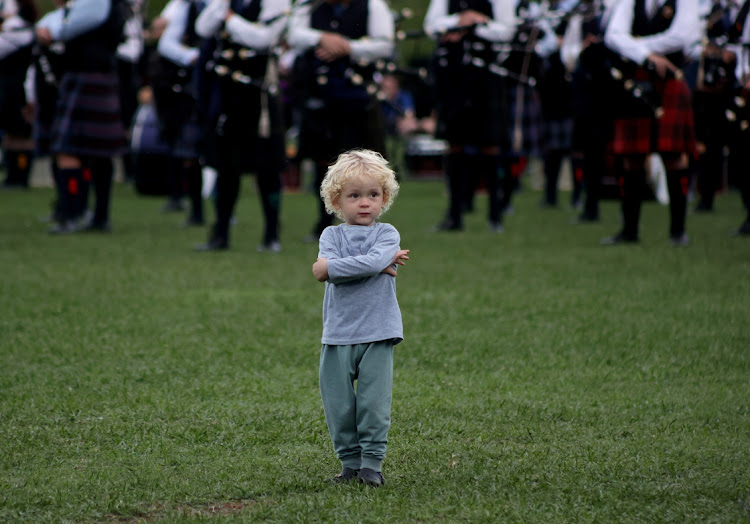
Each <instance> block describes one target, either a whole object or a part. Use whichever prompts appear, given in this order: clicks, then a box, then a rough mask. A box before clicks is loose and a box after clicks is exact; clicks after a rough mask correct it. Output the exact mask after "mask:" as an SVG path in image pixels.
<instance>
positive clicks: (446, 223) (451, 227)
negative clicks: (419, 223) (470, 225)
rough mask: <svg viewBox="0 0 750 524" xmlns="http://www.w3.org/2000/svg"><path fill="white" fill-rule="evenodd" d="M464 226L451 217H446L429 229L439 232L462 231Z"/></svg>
mask: <svg viewBox="0 0 750 524" xmlns="http://www.w3.org/2000/svg"><path fill="white" fill-rule="evenodd" d="M463 230H464V226H463V224H460V223H458V222H456V221H455V220H453V219H452V218H446V219H445V220H443V221H442V222H440V223H439V224H438V225H436V226H435V227H433V228H432V229H431V230H430V231H432V232H435V233H436V232H439V231H463Z"/></svg>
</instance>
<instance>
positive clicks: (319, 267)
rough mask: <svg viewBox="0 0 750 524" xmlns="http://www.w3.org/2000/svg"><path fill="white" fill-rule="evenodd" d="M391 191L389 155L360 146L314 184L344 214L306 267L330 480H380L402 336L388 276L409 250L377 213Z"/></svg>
mask: <svg viewBox="0 0 750 524" xmlns="http://www.w3.org/2000/svg"><path fill="white" fill-rule="evenodd" d="M397 193H398V183H397V182H396V177H395V174H394V172H393V171H392V170H391V169H390V168H389V167H388V163H387V162H386V161H385V159H384V158H383V157H382V156H381V155H380V154H379V153H376V152H374V151H369V150H364V149H362V150H352V151H349V152H347V153H343V154H341V155H339V157H338V159H337V160H336V162H335V163H334V164H333V165H332V166H330V167H329V168H328V172H327V174H326V176H325V178H324V180H323V183H322V185H321V188H320V195H321V197H322V198H323V201H324V203H325V206H326V209H327V210H328V212H329V213H335V214H336V216H338V217H339V218H340V219H341V220H343V223H342V224H340V225H338V226H329V227H327V228H326V229H325V230H323V233H322V234H321V235H320V244H319V253H318V260H317V261H316V262H315V264H313V268H312V270H313V274H314V275H315V278H317V279H318V281H320V282H325V283H326V290H325V297H324V299H323V336H322V338H321V342H322V344H323V347H322V349H321V354H320V395H321V398H322V399H323V409H324V410H325V415H326V423H327V424H328V430H329V432H330V434H331V440H332V441H333V448H334V450H335V451H336V455H337V457H338V458H339V460H341V464H342V470H341V473H339V474H338V475H336V476H335V477H334V478H333V479H331V480H332V481H333V482H348V481H351V480H354V479H358V480H359V481H360V482H363V483H364V484H367V485H369V486H374V487H379V486H381V485H383V484H385V478H384V477H383V473H382V469H381V464H382V462H383V458H384V457H385V448H386V442H387V436H388V429H389V428H390V425H391V390H392V387H393V346H394V345H396V344H398V343H399V342H401V341H402V340H403V327H402V324H401V310H400V309H399V307H398V301H397V300H396V280H395V278H394V277H395V276H396V274H397V273H396V268H397V266H398V265H402V266H403V265H405V263H406V262H405V261H406V260H409V257H408V253H409V250H407V249H400V247H399V241H400V236H399V234H398V231H396V228H394V227H393V226H392V225H390V224H383V223H380V222H377V219H378V217H379V216H380V215H381V214H382V213H385V212H386V211H387V210H388V208H389V207H391V204H393V200H394V199H395V198H396V195H397ZM355 381H356V382H357V386H356V389H355V386H354V382H355Z"/></svg>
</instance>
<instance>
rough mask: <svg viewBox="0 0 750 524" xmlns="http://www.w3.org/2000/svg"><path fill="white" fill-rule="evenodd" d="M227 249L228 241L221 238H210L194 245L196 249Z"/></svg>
mask: <svg viewBox="0 0 750 524" xmlns="http://www.w3.org/2000/svg"><path fill="white" fill-rule="evenodd" d="M226 249H229V242H227V240H226V239H223V238H212V239H211V240H209V241H208V242H206V243H205V244H198V245H197V246H195V250H196V251H224V250H226Z"/></svg>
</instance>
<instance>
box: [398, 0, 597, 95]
mask: <svg viewBox="0 0 750 524" xmlns="http://www.w3.org/2000/svg"><path fill="white" fill-rule="evenodd" d="M600 14H601V7H600V6H599V5H598V3H595V2H589V1H581V2H579V3H578V4H576V5H575V6H574V7H573V8H571V9H568V10H558V9H553V8H552V7H551V6H550V5H549V3H548V2H541V3H540V4H539V8H538V9H534V10H531V9H528V8H521V9H519V12H518V16H517V17H516V20H517V21H516V32H515V35H514V37H513V39H512V40H511V41H510V42H488V41H481V40H476V39H475V40H473V41H470V42H469V41H467V42H464V43H463V44H462V45H463V48H462V56H461V58H460V63H461V64H462V65H464V66H470V67H473V68H476V69H480V70H481V69H483V70H486V71H488V72H489V73H491V74H492V75H495V76H498V77H501V78H506V79H510V80H512V81H514V82H516V83H519V84H523V85H528V86H530V87H536V86H537V84H538V83H539V81H540V79H541V77H542V74H543V61H542V60H541V58H540V57H539V56H538V55H537V53H536V49H535V48H536V44H537V42H539V40H540V39H541V38H542V37H543V36H544V35H545V31H548V30H552V31H554V30H555V29H557V28H558V27H560V25H561V24H563V23H566V22H567V21H568V20H569V19H570V18H572V17H573V16H576V15H580V16H582V17H583V18H584V20H589V19H593V18H595V17H598V16H599V15H600ZM482 25H483V24H471V25H466V26H455V27H451V28H447V29H444V30H442V31H439V32H434V33H426V32H424V31H412V32H408V33H405V34H404V35H403V37H404V38H408V37H416V36H429V37H431V38H433V39H436V40H438V41H440V40H441V39H442V37H444V36H446V35H447V34H449V33H455V32H458V33H466V34H467V35H469V34H473V33H475V32H476V30H477V29H478V28H479V27H481V26H482ZM436 53H437V54H438V57H437V60H436V62H435V67H436V68H437V69H440V68H444V67H448V65H449V63H448V60H447V54H448V53H447V52H446V51H442V50H441V49H440V47H439V48H438V50H437V51H436ZM440 55H442V56H440ZM441 58H442V59H441Z"/></svg>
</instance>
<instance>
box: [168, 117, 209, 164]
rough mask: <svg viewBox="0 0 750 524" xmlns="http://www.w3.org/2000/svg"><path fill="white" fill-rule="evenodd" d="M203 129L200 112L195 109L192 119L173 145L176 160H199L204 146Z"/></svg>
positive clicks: (180, 131) (186, 122)
mask: <svg viewBox="0 0 750 524" xmlns="http://www.w3.org/2000/svg"><path fill="white" fill-rule="evenodd" d="M203 129H204V128H203V126H202V125H201V122H200V119H199V116H198V110H197V109H194V110H193V112H192V113H191V115H190V118H188V119H187V121H185V122H184V123H183V124H182V127H181V128H180V130H179V134H178V135H177V137H175V139H174V142H173V143H172V156H173V157H175V158H198V156H200V153H201V151H202V146H203Z"/></svg>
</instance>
